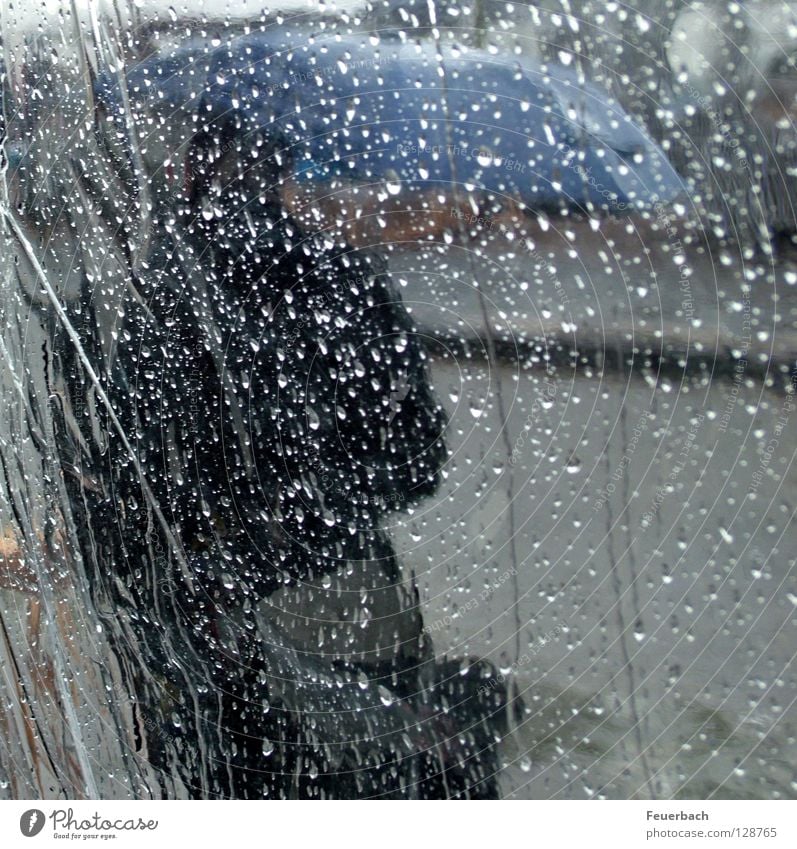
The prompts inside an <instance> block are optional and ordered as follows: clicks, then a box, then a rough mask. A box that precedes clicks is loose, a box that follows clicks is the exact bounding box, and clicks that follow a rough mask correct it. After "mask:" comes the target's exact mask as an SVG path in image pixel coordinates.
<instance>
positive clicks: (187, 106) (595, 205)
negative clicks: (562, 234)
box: [98, 29, 684, 214]
mask: <svg viewBox="0 0 797 849" xmlns="http://www.w3.org/2000/svg"><path fill="white" fill-rule="evenodd" d="M126 80H127V86H128V89H129V93H130V96H131V100H132V103H133V108H134V110H135V109H136V105H138V107H139V108H141V109H143V110H150V111H151V110H153V109H154V110H156V111H159V112H160V113H161V115H163V116H164V117H167V118H168V120H167V121H166V124H167V125H169V126H172V127H173V126H176V125H179V126H182V125H183V121H180V120H176V118H175V113H181V112H182V113H185V115H190V116H191V117H192V119H193V122H194V123H193V124H191V123H190V122H189V126H193V127H195V128H196V127H197V122H200V123H202V122H208V123H210V122H212V123H214V124H215V125H216V126H219V125H220V124H219V122H227V123H228V125H232V126H234V127H235V128H236V134H237V136H238V138H239V140H240V141H241V143H242V145H243V146H244V148H245V147H246V139H247V138H248V139H250V141H251V142H252V143H253V144H254V143H255V141H254V140H255V139H256V138H257V136H258V134H275V133H278V134H280V135H281V137H282V138H283V140H284V145H285V151H284V152H285V154H286V156H287V158H288V159H289V161H290V163H291V168H292V173H293V176H294V178H295V179H296V180H298V181H299V182H302V183H312V184H315V185H321V186H326V187H327V188H328V190H332V191H334V190H335V188H336V186H339V185H341V184H342V182H346V183H352V182H355V183H380V184H382V185H383V186H384V187H385V193H386V195H388V196H390V195H393V196H395V195H402V194H406V195H407V196H408V197H409V196H411V195H412V194H413V193H414V192H419V191H420V192H428V191H432V192H436V193H438V194H439V193H441V192H442V193H443V194H445V195H450V194H451V193H453V192H455V190H456V187H464V188H465V189H467V190H468V191H476V192H481V193H487V194H488V195H490V196H491V197H494V198H498V199H511V200H513V201H515V202H518V203H520V204H522V205H524V206H525V207H527V208H530V209H550V208H562V207H581V208H586V209H589V210H600V211H604V212H610V213H614V214H621V213H624V212H630V211H636V210H643V209H646V208H650V207H651V206H652V205H653V204H654V203H655V202H657V201H661V202H667V201H670V200H672V199H673V198H675V197H676V196H678V195H679V194H681V193H682V192H683V190H684V189H683V184H682V182H681V180H680V178H679V177H678V175H677V174H676V172H675V171H674V170H673V168H672V166H671V165H670V164H669V162H668V161H667V159H666V157H665V155H664V154H663V152H662V151H661V150H660V149H659V148H658V147H657V146H656V144H655V143H654V142H653V141H652V140H651V139H650V137H649V136H648V135H647V134H646V132H645V131H644V129H642V128H641V127H640V126H638V125H636V124H634V123H633V121H632V119H631V118H630V116H629V115H627V114H626V113H625V112H624V111H623V110H622V108H621V107H620V106H619V104H617V103H616V102H614V101H613V100H611V99H610V98H609V96H608V95H607V94H606V93H605V92H604V91H602V90H600V89H599V88H598V87H597V86H595V85H592V84H590V83H589V82H587V81H584V80H580V79H579V77H578V74H577V73H576V72H575V71H574V70H572V69H570V68H567V67H564V66H552V65H547V66H543V65H538V64H534V63H531V62H528V61H523V62H511V63H507V62H506V59H505V58H503V59H500V58H498V57H494V56H491V55H490V54H487V53H483V52H477V51H470V52H467V53H462V54H460V55H456V54H455V53H454V52H453V51H450V50H448V51H445V52H444V53H443V54H442V56H438V54H437V52H436V47H435V45H434V44H432V43H426V44H409V43H406V42H403V41H401V40H399V39H398V38H395V39H393V38H389V37H388V38H386V37H384V36H383V37H382V38H381V39H380V40H378V41H377V40H376V38H369V37H367V36H363V37H355V36H350V37H339V36H332V35H329V34H324V35H318V36H313V35H311V34H309V33H297V32H295V31H294V32H289V31H288V30H287V29H269V30H267V31H265V32H260V33H255V34H250V35H245V36H240V37H238V38H235V39H233V40H231V41H229V42H227V43H225V44H223V45H222V46H217V47H213V46H212V45H211V44H209V43H208V42H207V41H193V42H192V43H190V44H188V45H187V46H186V45H183V46H180V47H177V48H176V49H174V50H173V51H172V52H171V54H170V55H159V56H157V57H156V58H152V59H149V60H148V61H146V62H144V63H141V64H139V65H138V66H136V67H135V68H132V69H131V70H129V72H128V73H127V76H126ZM98 94H99V97H100V99H101V100H103V101H105V102H106V103H109V104H111V105H112V106H113V107H114V108H116V109H119V108H120V106H121V98H120V94H119V76H118V74H113V75H111V74H109V75H107V76H105V77H101V78H100V79H99V82H98ZM185 141H186V139H185V137H184V138H183V139H182V140H181V141H180V142H179V143H172V148H173V149H171V150H166V151H164V150H163V149H162V148H160V147H159V146H158V145H157V144H155V145H154V147H152V146H150V153H151V154H154V155H156V156H162V157H163V160H164V161H165V162H167V163H168V164H169V165H171V166H173V164H174V160H175V153H176V148H179V147H180V145H182V144H183V142H185ZM156 151H157V152H156Z"/></svg>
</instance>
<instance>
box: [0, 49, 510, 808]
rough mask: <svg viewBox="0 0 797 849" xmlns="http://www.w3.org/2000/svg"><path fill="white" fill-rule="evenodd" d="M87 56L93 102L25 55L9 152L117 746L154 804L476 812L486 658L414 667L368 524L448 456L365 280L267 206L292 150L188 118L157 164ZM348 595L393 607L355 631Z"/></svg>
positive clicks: (392, 317) (499, 697) (434, 476)
mask: <svg viewBox="0 0 797 849" xmlns="http://www.w3.org/2000/svg"><path fill="white" fill-rule="evenodd" d="M109 44H112V43H109ZM81 45H82V41H80V39H78V50H77V53H78V56H77V59H75V57H74V56H71V57H70V58H71V59H72V60H73V61H75V66H74V67H75V69H77V70H76V74H77V79H78V80H79V81H80V80H82V81H85V80H87V79H88V80H90V81H91V86H90V88H84V89H81V88H80V85H77V86H75V85H74V77H70V75H69V73H68V71H66V70H65V71H63V73H62V76H60V77H59V75H58V74H55V75H54V76H55V80H54V81H53V82H52V84H51V85H50V86H49V87H44V91H43V93H42V95H41V96H40V97H39V98H36V97H31V92H32V91H34V89H35V81H36V80H37V79H39V78H40V74H41V72H42V61H47V60H49V58H50V57H49V56H47V60H43V59H42V56H43V55H45V54H46V53H47V52H48V51H47V50H45V51H44V54H43V53H42V49H43V48H42V46H41V45H38V46H37V45H36V44H35V43H33V42H28V43H27V45H26V51H25V53H24V59H23V60H20V61H17V62H16V63H15V64H14V66H13V73H12V74H11V75H9V77H8V78H7V81H6V103H13V104H14V105H15V109H14V110H13V114H11V113H7V114H8V117H7V120H6V128H5V129H6V134H7V137H6V140H5V141H6V144H5V155H6V164H7V167H8V185H9V188H10V191H11V197H10V201H11V203H12V204H13V207H14V209H15V219H14V220H15V221H16V224H15V236H16V239H17V242H18V246H21V248H22V250H21V251H20V254H21V262H20V270H19V274H20V277H21V279H22V281H23V290H24V291H25V292H26V294H27V296H28V298H29V301H30V306H31V307H32V308H33V309H34V311H35V312H36V313H37V314H38V315H40V316H41V319H42V321H44V322H45V324H46V325H47V326H48V328H49V334H48V336H49V340H50V341H49V342H48V344H47V346H46V351H45V352H44V353H45V356H46V358H47V360H48V380H49V386H48V387H47V390H48V394H49V397H50V398H51V402H52V405H53V408H54V413H55V421H56V434H55V438H56V449H57V454H58V457H59V460H60V465H61V468H62V470H63V473H64V479H65V484H66V488H67V492H68V495H69V504H70V507H71V516H70V517H69V521H71V522H72V523H74V527H75V529H76V535H77V538H78V540H79V543H80V547H81V551H80V555H81V557H82V561H83V564H84V567H85V569H86V574H87V578H88V580H89V583H90V586H91V592H92V595H93V597H94V600H95V602H96V606H97V609H98V610H99V611H100V613H101V615H102V619H103V626H104V627H105V628H106V629H107V630H108V631H109V633H110V634H112V638H113V641H114V645H115V647H116V649H117V651H118V663H119V665H120V666H121V667H122V669H123V671H124V675H125V679H126V682H127V684H128V686H129V688H130V691H131V692H132V694H133V699H134V708H133V710H132V722H133V724H134V726H135V735H134V736H135V739H136V746H137V751H136V752H135V753H134V756H136V757H140V758H143V759H146V760H148V761H149V762H150V763H151V764H152V765H153V766H154V767H155V768H156V770H157V771H158V774H159V781H160V783H161V788H160V792H161V793H162V794H163V795H165V796H169V797H181V796H188V797H194V798H209V797H222V798H280V797H282V798H284V797H298V798H324V797H327V798H328V797H338V798H361V797H401V798H474V797H475V798H478V797H494V796H495V795H497V792H498V791H497V777H496V776H497V772H498V762H497V754H496V750H495V745H496V738H497V734H498V733H499V731H500V728H501V717H502V712H503V705H504V696H503V693H502V692H500V691H496V692H491V693H490V695H489V696H488V697H486V698H485V696H484V695H483V694H481V693H479V691H478V686H479V682H480V680H482V679H483V678H484V677H485V676H488V675H489V674H490V671H491V670H490V668H489V666H488V665H487V664H484V663H480V662H472V661H467V660H463V661H460V660H457V661H443V662H440V661H437V660H436V659H435V658H434V655H433V653H432V646H431V644H430V642H429V639H428V636H427V635H426V634H425V633H424V629H423V621H422V617H421V614H420V611H419V606H418V597H417V590H416V589H415V586H414V583H413V582H412V581H407V580H405V579H404V577H403V575H402V573H401V570H400V568H399V564H398V562H397V558H396V554H395V552H394V550H393V546H392V543H391V541H390V538H389V535H388V533H387V531H385V530H384V529H383V524H384V520H385V518H386V517H387V516H388V515H389V514H390V513H391V512H393V511H395V510H396V509H406V508H407V507H410V506H411V505H413V504H417V503H418V502H419V501H420V500H421V499H423V498H424V497H425V496H428V495H430V494H431V493H433V492H434V491H435V489H436V487H437V485H438V483H439V479H440V473H441V467H442V466H443V464H444V462H445V457H446V449H445V445H444V441H443V434H444V428H445V417H444V414H443V411H442V408H441V406H440V405H439V403H438V402H437V401H436V399H435V398H434V396H433V394H432V391H431V387H430V384H429V378H428V374H427V355H426V353H425V351H424V348H423V346H422V344H421V341H420V338H419V336H418V334H417V332H416V331H415V328H414V326H413V324H412V321H411V320H410V317H409V315H408V313H407V311H406V309H405V308H404V306H403V304H402V302H401V298H400V296H399V295H398V293H397V292H396V290H395V289H394V287H393V284H392V281H391V280H390V278H389V276H388V275H387V273H386V271H385V267H384V264H383V262H382V261H381V260H380V259H379V258H378V257H377V256H376V255H374V254H371V253H369V252H367V251H360V250H354V249H352V248H350V247H349V246H348V245H347V244H346V243H345V241H338V240H335V239H330V238H329V236H328V234H318V233H312V232H308V231H307V230H306V229H303V228H302V227H301V226H300V225H299V223H298V222H297V221H296V220H295V218H294V217H292V215H291V214H290V212H289V211H288V210H287V209H286V208H285V205H284V203H283V201H282V198H281V195H280V192H279V185H280V181H281V180H282V179H283V176H284V174H285V173H287V171H288V170H289V169H290V167H291V162H290V152H289V145H287V144H286V142H285V140H284V139H282V138H281V137H280V134H279V132H276V131H275V132H274V133H271V134H264V133H262V132H256V133H251V132H248V129H247V128H246V126H245V115H243V114H242V113H241V112H240V110H239V111H237V112H236V111H235V110H233V111H232V112H223V113H221V114H211V113H212V112H213V110H212V103H209V102H207V101H203V111H204V113H205V114H204V115H203V120H202V121H190V120H187V121H185V122H182V121H176V122H175V124H174V126H171V127H165V128H164V134H169V133H171V134H172V141H174V139H175V138H176V139H178V140H179V141H178V142H176V143H175V146H174V147H173V148H172V153H173V154H174V156H173V158H174V161H171V160H169V159H168V158H167V159H166V160H165V161H166V165H165V166H164V167H163V168H152V167H151V166H150V165H149V164H148V162H147V160H146V159H145V157H144V156H142V145H141V141H140V135H139V131H140V127H142V126H146V124H147V121H148V114H147V112H146V110H145V109H142V110H141V111H140V112H137V111H133V110H132V109H131V108H130V104H129V101H128V93H127V91H126V83H125V81H124V76H123V72H122V69H121V68H120V65H119V63H116V64H115V63H114V62H113V60H111V61H110V62H108V64H109V65H110V66H111V70H110V71H106V70H105V69H104V68H103V66H102V63H101V60H97V61H96V63H95V65H93V66H92V61H90V60H89V58H87V56H85V55H83V56H81V55H80V49H81ZM105 49H106V50H108V49H110V48H109V45H105ZM100 52H102V51H100ZM105 58H106V59H107V58H108V56H107V55H106V57H105ZM81 63H84V64H82V65H81ZM90 66H92V67H94V70H93V71H92V69H91V67H90ZM108 80H111V81H112V85H114V86H116V91H117V92H119V93H120V96H121V103H122V104H123V108H121V109H120V108H118V106H119V103H118V102H112V98H109V97H106V95H107V93H108V91H109V88H108V85H109V84H108ZM70 83H71V84H72V85H70ZM87 106H88V111H87ZM205 107H207V108H205ZM87 115H88V116H89V118H88V123H86V121H87V118H86V116H87ZM139 122H140V123H139ZM67 139H72V140H74V143H73V144H71V145H70V144H68V143H65V140H67ZM150 143H151V144H152V145H153V146H156V145H157V139H152V140H151V142H150ZM175 151H179V152H180V153H179V155H177V153H175ZM53 296H55V297H53ZM286 590H289V591H291V592H295V593H297V597H298V599H299V604H300V607H301V604H302V600H303V599H304V600H306V601H308V602H309V601H310V600H312V599H313V598H314V597H317V596H318V595H319V594H323V593H324V592H325V591H326V590H330V593H329V595H331V596H334V595H335V594H337V595H338V596H341V597H342V598H344V600H345V604H344V608H345V609H346V610H347V611H348V614H349V616H348V621H344V622H339V623H338V625H339V630H341V631H343V632H345V633H346V634H352V635H353V634H355V632H357V631H362V630H365V631H366V632H367V633H368V634H369V635H370V639H366V640H364V641H361V642H360V643H359V644H357V646H356V647H355V648H354V649H353V650H352V651H350V652H347V651H346V650H345V645H346V644H347V640H346V639H344V640H343V642H342V645H343V646H344V648H341V647H340V646H339V647H337V648H335V649H334V650H332V651H327V650H325V646H324V645H323V644H318V641H316V643H315V644H313V641H312V640H309V641H308V640H307V639H306V638H304V637H303V638H297V636H296V634H295V633H294V631H298V630H299V629H298V624H299V623H297V622H295V621H294V620H293V619H292V616H291V615H290V614H289V613H287V612H286V611H284V610H280V609H279V607H278V605H277V603H275V602H273V601H272V599H275V598H277V597H280V596H282V597H284V595H285V592H286ZM280 603H281V602H280ZM369 605H373V607H374V609H375V610H376V613H377V614H380V613H383V612H384V611H387V612H386V613H385V615H377V617H376V618H377V619H378V620H379V621H377V622H373V623H372V622H369V618H368V617H369V613H372V612H371V611H369ZM305 618H308V617H305ZM314 624H315V623H311V626H312V625H314ZM311 630H312V627H311ZM149 792H156V791H155V790H154V788H150V789H149Z"/></svg>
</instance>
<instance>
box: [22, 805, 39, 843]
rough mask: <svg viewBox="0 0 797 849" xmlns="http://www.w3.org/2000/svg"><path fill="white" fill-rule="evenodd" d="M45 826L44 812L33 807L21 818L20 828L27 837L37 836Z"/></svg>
mask: <svg viewBox="0 0 797 849" xmlns="http://www.w3.org/2000/svg"><path fill="white" fill-rule="evenodd" d="M43 828H44V813H43V812H42V811H39V810H37V809H36V808H31V809H30V810H29V811H25V813H24V814H22V816H21V817H20V818H19V830H20V831H21V832H22V833H23V834H24V835H25V837H35V836H36V835H37V834H38V833H39V832H40V831H41V830H42V829H43Z"/></svg>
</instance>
